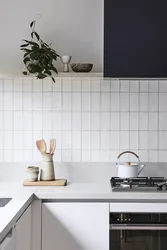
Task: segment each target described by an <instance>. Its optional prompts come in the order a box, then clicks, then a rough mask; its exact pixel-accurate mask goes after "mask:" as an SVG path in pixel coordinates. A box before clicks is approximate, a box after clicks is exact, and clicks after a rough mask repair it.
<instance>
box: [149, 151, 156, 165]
mask: <svg viewBox="0 0 167 250" xmlns="http://www.w3.org/2000/svg"><path fill="white" fill-rule="evenodd" d="M148 160H149V162H158V151H157V150H149V152H148Z"/></svg>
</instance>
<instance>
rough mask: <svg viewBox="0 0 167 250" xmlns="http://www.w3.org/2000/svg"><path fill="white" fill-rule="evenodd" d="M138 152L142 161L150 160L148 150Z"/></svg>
mask: <svg viewBox="0 0 167 250" xmlns="http://www.w3.org/2000/svg"><path fill="white" fill-rule="evenodd" d="M138 154H139V157H140V161H141V162H148V150H139V153H138Z"/></svg>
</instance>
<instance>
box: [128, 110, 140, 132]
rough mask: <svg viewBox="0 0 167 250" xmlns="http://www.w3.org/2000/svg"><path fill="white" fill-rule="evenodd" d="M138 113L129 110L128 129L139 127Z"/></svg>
mask: <svg viewBox="0 0 167 250" xmlns="http://www.w3.org/2000/svg"><path fill="white" fill-rule="evenodd" d="M138 119H139V113H137V112H131V113H130V130H138V129H139V121H138Z"/></svg>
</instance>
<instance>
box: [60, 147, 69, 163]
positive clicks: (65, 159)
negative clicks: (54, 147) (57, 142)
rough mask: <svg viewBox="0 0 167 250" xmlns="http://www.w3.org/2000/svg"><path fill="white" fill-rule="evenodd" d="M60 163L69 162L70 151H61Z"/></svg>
mask: <svg viewBox="0 0 167 250" xmlns="http://www.w3.org/2000/svg"><path fill="white" fill-rule="evenodd" d="M61 157H62V162H71V150H62V155H61Z"/></svg>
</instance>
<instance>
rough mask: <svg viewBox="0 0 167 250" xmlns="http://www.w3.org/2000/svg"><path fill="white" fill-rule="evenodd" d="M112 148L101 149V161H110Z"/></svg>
mask: <svg viewBox="0 0 167 250" xmlns="http://www.w3.org/2000/svg"><path fill="white" fill-rule="evenodd" d="M110 155H111V152H110V150H101V152H100V161H101V162H110Z"/></svg>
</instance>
